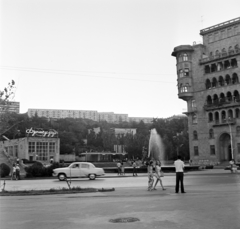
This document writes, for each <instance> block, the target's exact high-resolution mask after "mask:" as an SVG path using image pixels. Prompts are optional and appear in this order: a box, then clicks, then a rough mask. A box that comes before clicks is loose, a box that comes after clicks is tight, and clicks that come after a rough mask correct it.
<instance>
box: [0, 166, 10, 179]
mask: <svg viewBox="0 0 240 229" xmlns="http://www.w3.org/2000/svg"><path fill="white" fill-rule="evenodd" d="M10 172H11V169H10V167H9V166H8V165H6V164H5V163H2V164H1V165H0V177H6V176H9V174H10Z"/></svg>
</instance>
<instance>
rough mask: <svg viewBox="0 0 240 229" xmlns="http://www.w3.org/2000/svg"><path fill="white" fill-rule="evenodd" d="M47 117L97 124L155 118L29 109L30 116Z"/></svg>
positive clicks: (145, 121) (110, 113)
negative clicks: (89, 121) (84, 120)
mask: <svg viewBox="0 0 240 229" xmlns="http://www.w3.org/2000/svg"><path fill="white" fill-rule="evenodd" d="M35 115H37V116H38V117H45V118H48V119H61V118H83V119H91V120H93V121H96V122H100V121H107V122H109V123H121V122H132V121H135V122H140V121H143V122H144V123H151V122H152V120H153V118H141V117H128V114H115V113H114V112H97V111H90V110H89V111H88V110H58V109H32V108H31V109H28V116H29V117H33V116H35Z"/></svg>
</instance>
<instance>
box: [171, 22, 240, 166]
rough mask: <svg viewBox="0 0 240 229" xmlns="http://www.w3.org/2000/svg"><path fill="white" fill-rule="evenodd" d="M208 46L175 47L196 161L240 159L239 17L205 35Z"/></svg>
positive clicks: (190, 145)
mask: <svg viewBox="0 0 240 229" xmlns="http://www.w3.org/2000/svg"><path fill="white" fill-rule="evenodd" d="M200 35H202V38H203V44H196V43H193V45H180V46H177V47H175V48H174V51H173V52H172V56H174V57H176V61H177V63H176V66H177V76H178V80H177V81H178V97H179V98H180V99H183V100H185V101H186V102H187V109H188V110H187V112H186V113H185V114H186V115H187V116H188V128H189V147H190V157H191V159H192V160H193V162H195V163H201V162H207V163H212V164H215V163H219V162H220V163H223V162H224V161H229V160H231V159H234V160H235V161H238V162H239V161H240V17H239V18H236V19H233V20H230V21H227V22H224V23H220V24H217V25H214V26H212V27H209V28H206V29H203V30H201V31H200Z"/></svg>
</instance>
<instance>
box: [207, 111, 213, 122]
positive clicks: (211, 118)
mask: <svg viewBox="0 0 240 229" xmlns="http://www.w3.org/2000/svg"><path fill="white" fill-rule="evenodd" d="M208 121H209V122H212V121H213V114H212V112H210V113H209V114H208Z"/></svg>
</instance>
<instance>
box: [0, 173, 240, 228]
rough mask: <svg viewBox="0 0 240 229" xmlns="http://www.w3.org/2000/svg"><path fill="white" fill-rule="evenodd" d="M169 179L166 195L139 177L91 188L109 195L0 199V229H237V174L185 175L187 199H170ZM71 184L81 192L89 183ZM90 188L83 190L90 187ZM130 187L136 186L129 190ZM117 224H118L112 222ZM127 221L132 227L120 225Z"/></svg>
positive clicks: (114, 179)
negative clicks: (103, 188) (103, 189)
mask: <svg viewBox="0 0 240 229" xmlns="http://www.w3.org/2000/svg"><path fill="white" fill-rule="evenodd" d="M174 178H175V177H174V173H172V174H166V176H165V177H164V178H163V182H164V184H165V186H166V188H167V190H166V191H162V190H161V189H160V186H159V187H158V190H156V191H152V192H149V191H147V190H146V187H147V186H146V184H147V176H146V175H144V174H142V175H141V176H139V177H130V174H129V176H126V177H117V176H116V175H115V174H112V176H111V175H109V176H108V177H106V178H104V179H102V180H99V181H97V180H96V182H95V184H97V182H99V183H100V182H102V183H101V186H102V185H104V183H106V185H107V186H108V187H110V186H113V185H114V184H118V185H116V187H115V189H116V190H115V191H114V192H96V193H85V194H68V195H62V194H61V195H40V196H8V197H0V201H1V219H0V220H1V221H0V223H1V224H0V225H1V229H10V228H11V229H12V228H14V229H30V228H31V229H32V228H34V229H40V228H49V229H50V228H51V229H52V228H58V229H59V228H67V229H76V228H82V229H85V228H86V229H90V228H91V229H92V228H99V229H108V228H109V229H110V228H123V227H124V228H131V229H135V228H138V229H139V228H163V229H176V228H181V229H195V228H197V229H207V228H210V229H223V228H224V229H225V228H229V229H239V228H240V217H239V215H240V174H239V173H238V174H230V172H229V171H225V170H215V169H214V170H208V171H199V172H191V173H187V174H186V175H185V189H186V192H187V193H186V194H181V193H180V194H175V192H174V181H175V179H174ZM7 182H8V185H9V186H10V183H11V182H12V183H11V184H13V185H15V188H16V185H17V183H15V184H14V183H13V182H14V181H11V182H10V181H7ZM17 182H19V183H20V182H28V181H24V180H23V181H17ZM33 182H34V183H35V180H32V184H33ZM36 182H41V183H42V184H43V186H44V184H45V183H47V184H48V185H50V184H56V182H57V180H53V179H50V180H37V181H36ZM74 182H75V184H81V185H82V186H84V185H85V184H87V182H88V181H87V180H75V181H74ZM91 182H92V181H91ZM91 182H90V183H88V185H89V184H94V183H91ZM57 183H58V184H62V183H60V182H57ZM99 183H98V184H99ZM134 183H136V184H137V185H130V184H134ZM124 184H127V185H124ZM25 185H26V183H25ZM63 185H64V184H63ZM26 187H27V186H25V188H26ZM49 188H51V187H49ZM118 219H120V222H116V223H114V222H112V221H114V220H118ZM129 219H136V220H137V221H135V222H122V221H124V220H125V221H127V220H129Z"/></svg>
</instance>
